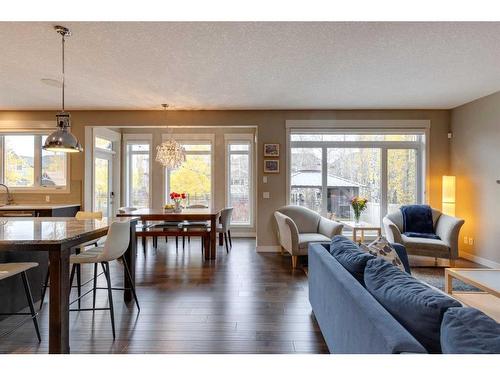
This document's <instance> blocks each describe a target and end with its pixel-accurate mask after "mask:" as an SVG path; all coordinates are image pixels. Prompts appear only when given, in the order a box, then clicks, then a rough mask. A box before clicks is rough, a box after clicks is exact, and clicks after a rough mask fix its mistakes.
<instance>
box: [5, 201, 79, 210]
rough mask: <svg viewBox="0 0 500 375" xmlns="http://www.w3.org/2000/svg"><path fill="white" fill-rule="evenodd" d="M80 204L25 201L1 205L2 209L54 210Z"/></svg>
mask: <svg viewBox="0 0 500 375" xmlns="http://www.w3.org/2000/svg"><path fill="white" fill-rule="evenodd" d="M76 206H80V203H61V204H55V203H54V204H37V203H25V204H8V205H5V206H0V211H24V210H54V209H58V208H66V207H76Z"/></svg>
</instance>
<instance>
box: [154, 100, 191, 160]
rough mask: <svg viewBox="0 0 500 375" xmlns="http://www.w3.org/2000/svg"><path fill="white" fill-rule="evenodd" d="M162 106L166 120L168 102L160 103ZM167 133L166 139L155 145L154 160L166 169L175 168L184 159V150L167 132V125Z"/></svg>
mask: <svg viewBox="0 0 500 375" xmlns="http://www.w3.org/2000/svg"><path fill="white" fill-rule="evenodd" d="M162 107H163V110H164V112H165V120H166V113H167V107H168V104H162ZM165 123H166V121H165ZM167 134H168V139H167V140H166V141H165V142H163V143H162V144H161V145H159V146H157V147H156V161H157V162H159V163H160V164H161V165H163V166H164V167H165V168H167V169H176V168H179V167H180V166H181V165H182V164H183V163H184V162H185V161H186V150H185V149H184V147H182V146H181V145H180V144H179V142H177V141H176V140H175V139H174V138H173V137H172V134H171V133H170V132H168V126H167Z"/></svg>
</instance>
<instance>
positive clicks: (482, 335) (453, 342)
mask: <svg viewBox="0 0 500 375" xmlns="http://www.w3.org/2000/svg"><path fill="white" fill-rule="evenodd" d="M441 347H442V349H443V353H445V354H500V324H499V323H497V322H495V321H494V320H493V319H491V318H490V317H489V316H487V315H485V314H483V313H482V312H481V311H479V310H476V309H473V308H472V307H462V308H451V309H448V310H447V311H446V313H445V314H444V318H443V322H442V323H441Z"/></svg>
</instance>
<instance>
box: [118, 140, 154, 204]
mask: <svg viewBox="0 0 500 375" xmlns="http://www.w3.org/2000/svg"><path fill="white" fill-rule="evenodd" d="M133 144H147V145H149V151H148V152H146V151H132V152H130V153H129V151H128V146H129V145H133ZM133 154H142V155H144V154H149V199H148V208H151V207H152V204H153V184H152V181H151V179H152V178H151V177H152V171H153V170H152V168H153V135H152V134H124V135H123V155H124V159H125V160H124V163H123V165H124V177H125V178H124V180H123V184H124V185H123V191H124V192H125V200H124V203H125V206H130V201H131V199H130V183H129V182H130V176H131V170H130V168H131V165H132V163H131V155H133Z"/></svg>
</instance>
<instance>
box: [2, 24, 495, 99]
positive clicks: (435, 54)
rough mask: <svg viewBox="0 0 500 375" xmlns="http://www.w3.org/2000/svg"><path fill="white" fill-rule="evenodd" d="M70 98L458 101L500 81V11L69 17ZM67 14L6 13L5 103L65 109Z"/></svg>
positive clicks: (488, 90)
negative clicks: (437, 17) (353, 18)
mask: <svg viewBox="0 0 500 375" xmlns="http://www.w3.org/2000/svg"><path fill="white" fill-rule="evenodd" d="M62 24H63V25H64V26H67V27H69V28H70V29H71V31H72V33H73V35H72V36H71V37H70V38H68V40H67V43H66V82H67V90H66V106H67V108H69V109H160V108H161V107H160V103H165V102H166V103H169V104H170V105H171V107H172V108H175V109H357V108H364V109H366V108H372V109H377V108H395V109H397V108H453V107H455V106H458V105H461V104H463V103H466V102H469V101H472V100H474V99H477V98H479V97H481V96H485V95H488V94H491V93H493V92H496V91H498V90H500V22H496V23H458V22H456V23H453V22H452V23H449V22H448V23H443V22H437V23H403V22H397V23H385V22H377V23H366V22H350V23H339V22H315V23H304V22H295V23H288V22H270V23H262V22H250V23H240V22H231V23H214V22H157V23H146V22H64V23H62ZM54 25H55V23H45V22H34V23H25V22H12V23H9V22H0V45H1V46H2V50H1V53H0V109H57V108H59V106H60V89H58V88H57V87H54V85H48V84H46V83H43V82H42V81H41V79H46V78H49V79H60V69H61V61H60V59H61V56H60V54H61V51H60V48H61V46H60V37H59V35H58V34H56V32H55V31H54V30H53V26H54Z"/></svg>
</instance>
